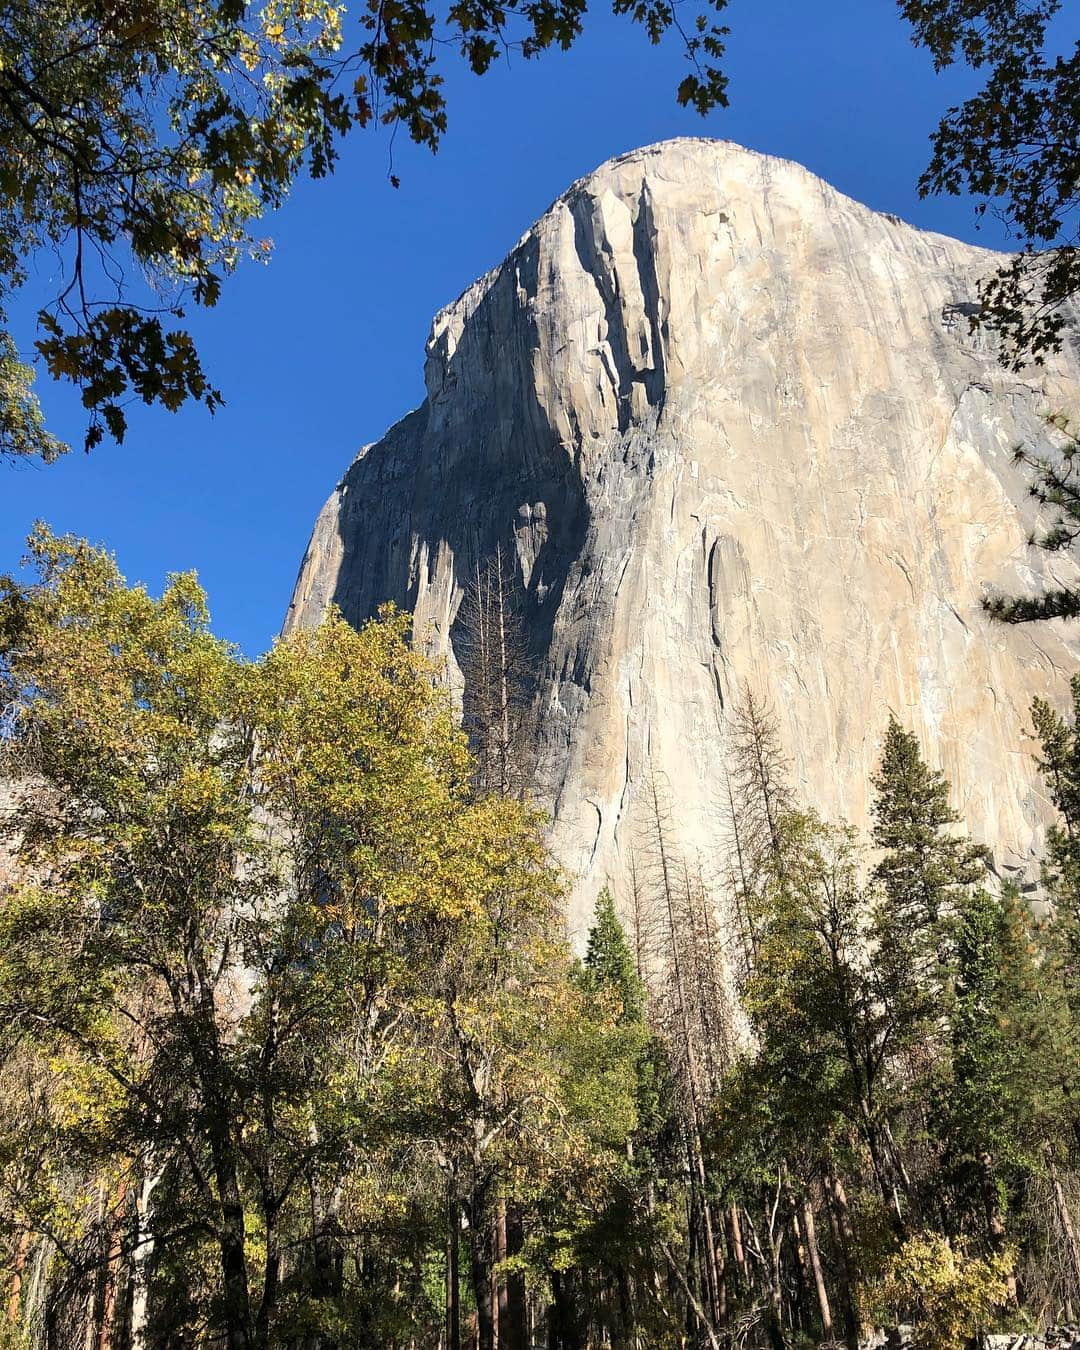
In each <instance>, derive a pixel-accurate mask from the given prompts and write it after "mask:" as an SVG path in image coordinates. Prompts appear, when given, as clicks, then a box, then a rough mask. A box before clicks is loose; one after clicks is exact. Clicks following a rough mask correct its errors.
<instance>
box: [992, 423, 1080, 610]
mask: <svg viewBox="0 0 1080 1350" xmlns="http://www.w3.org/2000/svg"><path fill="white" fill-rule="evenodd" d="M1047 423H1048V427H1049V429H1050V431H1051V432H1052V433H1057V434H1056V436H1055V438H1054V439H1055V440H1057V441H1058V444H1057V445H1055V446H1053V448H1052V449H1051V450H1050V452H1049V453H1037V452H1035V451H1032V450H1030V449H1029V448H1028V447H1027V446H1024V445H1020V446H1017V448H1016V450H1015V452H1014V454H1013V460H1014V463H1016V464H1020V465H1023V467H1024V468H1025V469H1027V471H1028V472H1029V474H1030V475H1031V486H1030V488H1029V491H1030V493H1031V495H1032V497H1034V498H1035V500H1036V501H1037V502H1038V503H1039V505H1040V506H1042V507H1046V508H1051V509H1052V510H1053V512H1054V519H1053V521H1052V523H1051V524H1050V526H1049V527H1048V528H1047V529H1045V530H1043V531H1041V532H1037V533H1035V534H1033V535H1032V537H1031V539H1030V540H1029V543H1030V545H1031V547H1032V548H1039V549H1042V550H1044V551H1045V552H1047V553H1059V552H1062V551H1064V550H1068V549H1071V548H1072V547H1073V545H1074V544H1075V543H1076V539H1077V535H1078V533H1080V486H1078V483H1077V462H1076V458H1077V453H1078V451H1080V441H1078V440H1077V438H1076V435H1075V433H1074V432H1073V430H1072V428H1071V426H1070V423H1069V422H1068V420H1067V419H1065V418H1063V417H1051V418H1048V419H1047ZM983 608H984V609H985V610H986V611H987V613H988V614H991V615H992V616H993V617H994V618H995V619H998V620H1000V621H1001V622H1002V623H1031V622H1033V621H1036V620H1041V619H1075V618H1076V617H1077V615H1080V593H1078V592H1077V590H1076V589H1075V588H1074V587H1071V586H1054V587H1051V588H1050V589H1049V590H1044V591H1043V593H1042V594H1041V595H1035V596H1028V595H1000V594H998V595H990V596H988V597H986V598H985V599H984V600H983Z"/></svg>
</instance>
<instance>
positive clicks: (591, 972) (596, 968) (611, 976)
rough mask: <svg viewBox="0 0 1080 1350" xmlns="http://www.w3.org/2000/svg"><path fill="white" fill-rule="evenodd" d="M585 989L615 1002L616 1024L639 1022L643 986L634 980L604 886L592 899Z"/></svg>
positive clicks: (631, 956)
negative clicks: (605, 993) (610, 995)
mask: <svg viewBox="0 0 1080 1350" xmlns="http://www.w3.org/2000/svg"><path fill="white" fill-rule="evenodd" d="M585 971H586V986H587V987H588V988H590V989H592V990H594V991H596V992H599V991H606V992H608V993H610V994H612V995H614V996H615V998H616V999H617V1000H618V1003H619V1009H620V1011H619V1021H620V1022H631V1023H632V1022H640V1021H641V1020H642V1016H643V1013H644V1008H645V986H644V985H643V984H642V982H641V980H640V979H639V977H638V973H637V969H636V967H635V962H634V954H633V952H632V951H631V950H630V944H629V943H628V942H627V940H626V932H625V930H624V929H623V926H622V924H621V923H620V922H619V917H618V915H617V914H616V912H615V901H614V899H613V897H612V894H611V891H610V890H609V889H608V888H607V887H606V886H605V887H604V889H603V890H602V891H601V892H600V894H599V895H598V896H597V899H596V910H595V913H594V915H593V923H592V927H591V928H590V929H589V942H588V946H587V948H586V951H585Z"/></svg>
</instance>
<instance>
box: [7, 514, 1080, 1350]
mask: <svg viewBox="0 0 1080 1350" xmlns="http://www.w3.org/2000/svg"><path fill="white" fill-rule="evenodd" d="M0 586H2V589H0V652H2V657H0V679H2V687H0V708H2V709H3V714H2V723H0V749H2V754H3V766H2V770H3V772H2V779H0V781H2V783H3V792H4V794H5V798H6V809H5V810H4V812H3V816H2V820H3V828H4V835H3V848H4V853H3V854H2V855H0V858H2V861H0V868H2V869H3V871H2V872H0V877H2V881H3V888H4V889H3V905H2V906H0V1131H2V1133H0V1244H2V1251H3V1264H4V1267H5V1269H6V1271H7V1275H6V1286H5V1289H4V1299H5V1315H4V1317H3V1320H2V1322H0V1344H2V1345H3V1346H4V1347H5V1350H16V1348H18V1350H28V1348H29V1347H34V1350H37V1347H47V1348H48V1350H53V1348H55V1350H68V1348H69V1347H85V1350H166V1348H167V1347H168V1348H171V1347H196V1346H199V1347H210V1346H213V1347H223V1348H225V1347H227V1350H268V1348H269V1347H283V1348H288V1350H345V1347H352V1346H356V1347H387V1350H389V1348H391V1347H393V1350H435V1347H440V1350H466V1348H467V1347H476V1350H493V1348H494V1347H495V1346H499V1347H500V1350H525V1347H540V1346H543V1347H546V1348H547V1350H593V1347H600V1346H610V1347H623V1348H625V1350H646V1348H648V1350H662V1348H663V1350H666V1348H667V1347H672V1348H673V1350H674V1347H708V1350H719V1347H728V1346H759V1347H772V1348H775V1350H780V1348H781V1347H793V1348H794V1347H799V1346H817V1345H837V1346H840V1345H843V1346H846V1347H850V1348H851V1350H856V1347H858V1346H859V1345H860V1344H863V1343H868V1339H867V1338H869V1337H870V1336H871V1335H872V1334H873V1333H874V1331H875V1329H877V1330H879V1331H885V1332H887V1331H889V1329H893V1331H892V1333H891V1334H892V1335H893V1336H894V1338H895V1337H896V1336H897V1335H898V1333H897V1332H896V1331H895V1329H896V1328H899V1327H906V1328H908V1331H907V1332H906V1333H905V1334H906V1335H909V1336H910V1337H911V1338H912V1340H911V1343H912V1344H913V1345H914V1346H916V1347H924V1348H925V1350H931V1347H933V1348H934V1350H952V1348H953V1347H955V1348H956V1350H960V1347H963V1346H966V1345H969V1344H973V1343H975V1342H976V1339H977V1338H979V1337H981V1336H982V1335H984V1334H985V1333H987V1332H989V1331H1003V1330H1007V1331H1016V1332H1020V1331H1023V1330H1025V1329H1030V1328H1043V1327H1047V1326H1051V1325H1061V1324H1064V1323H1069V1322H1072V1321H1074V1320H1075V1319H1076V1318H1077V1316H1078V1315H1080V1236H1078V1233H1077V1230H1076V1222H1075V1219H1074V1217H1073V1216H1074V1215H1075V1214H1076V1213H1077V1202H1078V1199H1080V1107H1078V1105H1077V1102H1078V1095H1077V1094H1078V1093H1080V1056H1078V1054H1077V1038H1078V1032H1080V992H1078V991H1080V982H1078V980H1077V973H1078V971H1077V967H1078V962H1080V677H1077V678H1075V679H1074V681H1073V684H1072V689H1071V700H1072V712H1071V714H1070V716H1068V717H1062V716H1061V715H1060V714H1059V713H1058V712H1056V711H1055V710H1054V709H1052V708H1051V707H1050V706H1049V705H1048V704H1046V703H1044V702H1042V701H1038V700H1037V701H1036V702H1035V704H1034V706H1033V707H1032V709H1031V733H1032V745H1033V746H1034V747H1035V752H1036V753H1037V755H1038V765H1039V770H1040V772H1041V775H1042V782H1043V784H1044V789H1045V792H1046V794H1047V797H1048V799H1049V800H1050V801H1051V802H1052V803H1053V807H1054V809H1055V812H1056V821H1057V823H1056V824H1055V825H1054V826H1053V827H1052V829H1051V830H1050V834H1049V840H1048V846H1047V856H1046V860H1045V865H1044V870H1043V876H1042V882H1041V887H1040V890H1039V893H1038V896H1037V897H1035V898H1033V897H1031V896H1022V895H1021V894H1020V893H1019V892H1018V890H1017V889H1016V887H1015V886H1014V885H1012V884H1011V883H1010V882H1009V881H1008V879H1005V878H1002V877H1000V876H996V875H994V873H993V872H992V871H991V870H990V868H989V853H988V851H987V850H986V849H985V848H984V847H981V846H976V845H975V844H973V843H972V842H971V840H970V839H969V838H968V836H967V834H966V832H965V826H964V822H963V821H962V820H960V819H959V818H958V816H957V814H956V812H955V811H954V809H953V806H952V800H953V797H954V794H955V793H956V791H957V789H958V787H961V786H962V785H956V784H950V783H949V782H947V781H946V779H945V778H944V776H943V775H942V774H941V772H939V771H938V770H937V769H936V768H935V767H934V763H935V747H934V746H933V745H926V746H921V745H920V744H919V743H918V741H917V740H916V738H915V737H914V735H913V734H912V733H911V732H910V731H909V730H908V729H907V728H906V727H905V726H903V725H902V724H901V723H900V722H899V721H897V720H896V718H895V717H893V716H891V715H890V713H889V710H888V709H886V708H882V710H881V747H880V757H879V764H878V768H877V771H876V773H875V775H874V778H873V782H872V785H871V787H872V801H873V808H872V820H871V822H870V826H869V828H868V830H867V831H866V832H865V834H864V835H859V834H857V833H856V832H855V831H854V830H852V829H851V828H849V827H848V826H846V825H844V824H843V823H842V822H835V823H834V822H827V821H825V820H822V819H820V818H819V817H818V815H816V814H815V812H814V811H813V810H811V809H810V808H809V807H808V806H807V804H806V803H804V802H802V801H800V800H799V797H798V794H797V792H796V790H795V786H794V783H793V778H792V775H791V772H790V769H789V766H788V764H787V762H786V760H785V756H784V754H783V751H782V748H781V741H780V736H779V733H778V730H777V724H776V720H775V716H774V714H773V712H772V710H771V704H770V698H769V691H768V690H764V689H753V688H749V687H747V688H745V689H744V690H743V691H742V693H741V696H740V700H739V703H738V705H737V707H736V709H735V710H734V712H733V714H732V716H731V734H730V753H729V757H728V760H727V763H726V764H724V765H718V766H717V789H718V791H717V806H716V813H715V814H716V851H715V859H714V861H713V862H712V863H710V864H708V865H706V864H705V863H703V862H702V861H701V860H699V859H696V858H689V857H682V856H679V853H678V851H677V849H676V848H675V846H674V844H673V837H674V832H673V829H672V824H673V822H672V819H671V810H670V806H669V805H668V801H667V794H666V791H665V785H664V783H663V781H662V780H654V781H652V782H651V783H650V784H649V785H648V793H647V795H648V798H649V803H650V810H649V812H648V818H647V819H645V820H643V821H642V822H641V830H640V835H639V839H638V843H637V846H636V847H635V851H634V856H633V858H632V859H631V865H630V869H629V874H630V876H631V878H632V885H630V886H629V887H628V888H625V890H624V892H623V893H612V892H611V891H604V892H603V893H602V894H600V895H599V896H597V897H596V907H595V919H594V922H593V926H592V928H591V931H590V932H589V934H588V939H587V945H586V946H585V949H584V952H583V955H581V956H578V955H576V954H575V952H574V951H573V949H572V947H571V946H570V944H569V943H568V941H567V939H566V936H565V920H564V915H563V908H562V902H563V896H564V890H565V887H566V884H567V879H566V878H565V877H563V876H561V875H560V873H559V871H558V869H557V868H556V867H555V865H554V864H553V862H552V861H551V859H550V857H549V856H548V854H547V852H546V849H545V844H544V835H543V820H542V818H541V817H540V815H539V814H538V812H537V811H536V810H535V809H534V808H533V807H532V806H531V805H530V802H531V800H532V797H533V790H532V788H533V785H534V784H535V781H536V777H537V775H538V774H539V773H540V772H541V771H540V769H539V768H538V766H537V765H535V764H534V763H531V762H530V755H529V751H528V747H529V745H530V744H531V743H532V742H531V739H530V728H529V720H528V712H527V706H528V700H527V697H526V696H525V694H524V692H523V691H524V690H525V689H526V685H527V678H528V676H527V669H526V666H527V662H525V661H524V660H523V659H522V656H521V651H522V648H521V644H520V642H519V640H518V637H517V633H516V623H515V612H514V601H513V595H512V591H511V589H510V587H509V586H508V585H507V584H506V582H505V579H504V567H503V561H502V557H501V555H496V557H495V558H494V559H492V560H491V562H490V563H489V564H488V566H487V567H486V568H483V569H478V570H477V573H476V576H475V578H474V581H473V585H472V586H471V588H470V593H469V595H468V597H467V599H466V602H465V605H464V607H463V608H464V613H463V620H462V621H463V625H464V630H463V631H464V633H465V638H466V640H465V641H463V644H462V650H463V653H464V656H463V659H464V660H465V661H466V662H467V664H468V669H469V674H470V679H469V687H470V688H471V689H472V690H473V694H472V696H471V698H469V699H468V700H467V703H466V707H465V709H464V712H465V716H464V719H463V727H461V726H459V719H458V717H457V715H456V710H455V709H454V707H453V706H452V704H451V701H450V698H449V696H448V695H447V694H446V692H445V690H444V686H443V682H442V681H441V680H440V672H439V671H438V670H437V669H436V668H435V667H434V666H432V665H431V663H429V662H428V661H426V660H425V659H424V658H423V657H422V656H420V655H419V654H418V653H417V652H416V651H415V649H414V648H413V647H412V645H411V644H410V642H409V640H408V621H407V617H406V616H405V615H403V614H401V613H398V612H396V611H395V610H393V609H392V608H389V607H388V608H386V609H385V610H384V611H382V613H381V614H380V615H379V616H378V617H377V618H376V619H373V620H372V621H370V622H369V623H367V624H366V625H365V626H364V627H362V628H361V629H359V630H356V629H354V628H352V627H350V626H349V625H348V624H346V623H345V622H344V620H343V619H342V618H341V617H340V616H339V615H337V614H336V613H333V612H331V614H330V615H329V616H328V617H327V618H326V620H325V621H324V622H323V623H322V625H321V626H320V627H318V628H317V629H314V630H311V631H302V630H298V631H295V632H293V633H292V634H290V635H289V636H287V637H285V638H283V639H281V640H280V641H279V642H278V643H277V644H276V645H275V646H274V648H273V649H272V650H271V651H270V652H269V653H268V654H267V655H266V656H264V657H263V658H261V659H259V660H257V661H249V660H246V659H244V658H243V657H242V656H241V655H240V653H239V652H238V651H237V650H236V649H235V648H233V647H231V646H230V645H229V644H228V643H227V642H225V641H223V640H221V639H220V638H218V637H216V636H215V635H214V634H213V633H212V632H211V629H210V625H209V619H208V611H207V605H206V599H205V596H204V594H203V592H202V590H201V589H200V587H199V585H198V583H197V582H196V580H195V579H194V577H193V576H191V575H188V574H178V575H174V576H172V577H170V579H169V581H168V584H167V585H166V587H165V589H164V591H163V592H162V594H161V596H160V598H154V597H153V596H151V595H150V594H149V593H148V592H147V590H146V589H145V588H143V587H141V586H129V585H128V584H127V583H126V581H125V579H124V578H123V577H122V576H121V574H120V572H119V570H118V568H117V565H116V563H115V561H114V559H113V558H112V557H111V555H109V554H108V553H107V552H105V551H103V550H101V549H98V548H94V547H91V546H90V545H88V544H86V543H85V542H83V541H81V540H79V539H76V538H73V537H64V536H57V535H55V534H53V533H52V532H51V531H50V530H49V529H48V528H47V527H45V526H43V525H41V526H38V527H37V528H36V530H35V532H34V534H33V535H32V537H31V539H30V541H29V555H28V572H27V575H24V576H23V577H22V578H21V579H17V578H8V579H6V580H5V581H3V582H2V583H0ZM1061 692H1062V699H1063V701H1067V700H1068V698H1069V695H1070V691H1069V690H1067V689H1063V690H1062V691H1061ZM893 1343H896V1344H899V1340H897V1339H894V1341H893Z"/></svg>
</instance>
